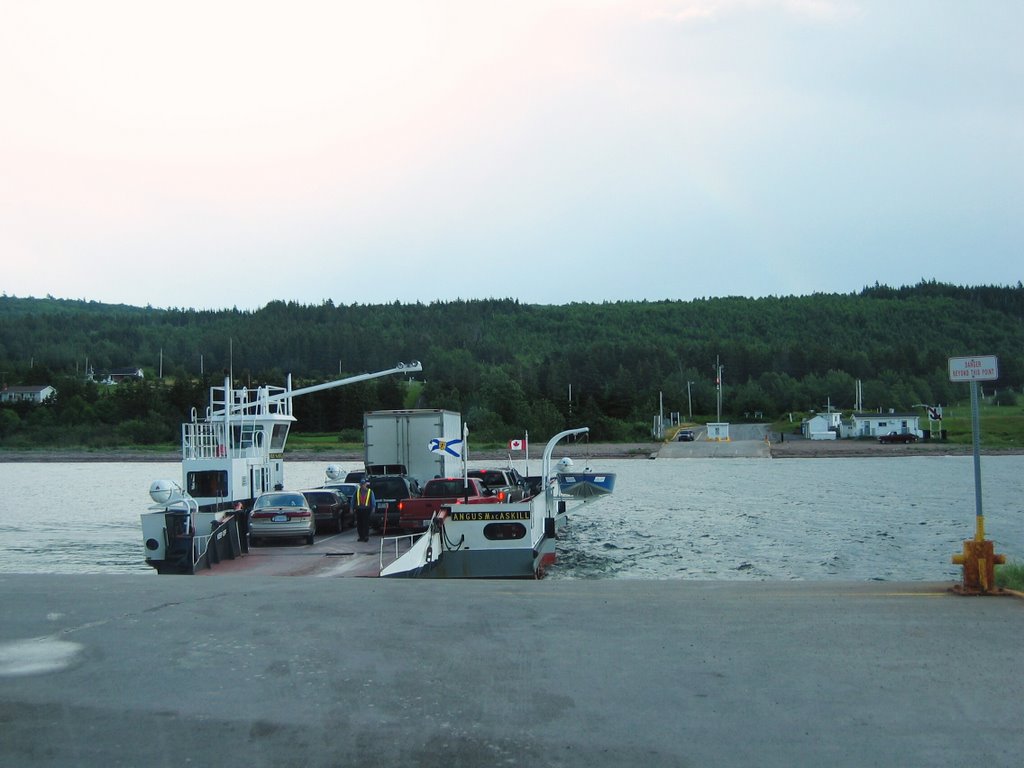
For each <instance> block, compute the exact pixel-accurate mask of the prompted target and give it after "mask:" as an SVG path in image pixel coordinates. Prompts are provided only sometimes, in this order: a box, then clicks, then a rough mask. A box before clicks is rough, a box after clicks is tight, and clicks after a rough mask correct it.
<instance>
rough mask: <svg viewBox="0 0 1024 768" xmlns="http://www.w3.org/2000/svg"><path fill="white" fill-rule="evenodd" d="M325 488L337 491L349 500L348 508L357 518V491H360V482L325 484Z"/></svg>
mask: <svg viewBox="0 0 1024 768" xmlns="http://www.w3.org/2000/svg"><path fill="white" fill-rule="evenodd" d="M324 488H330V489H331V490H332V491H337V492H338V493H340V494H342V495H343V496H344V497H345V498H346V499H348V508H349V509H350V510H352V515H353V516H355V513H356V491H357V490H359V483H358V482H344V483H324Z"/></svg>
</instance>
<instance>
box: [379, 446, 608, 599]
mask: <svg viewBox="0 0 1024 768" xmlns="http://www.w3.org/2000/svg"><path fill="white" fill-rule="evenodd" d="M588 431H589V428H588V427H580V428H578V429H570V430H566V431H564V432H560V433H559V434H557V435H555V436H554V437H553V438H551V440H550V441H549V442H548V444H547V446H546V447H545V448H544V454H543V458H542V462H541V465H542V474H541V488H540V491H539V493H537V494H535V495H534V496H532V497H530V498H528V499H524V500H523V501H520V502H514V503H511V504H508V503H504V504H502V503H495V504H472V505H468V504H467V505H460V504H452V505H450V506H446V507H444V508H442V509H441V511H440V512H438V513H437V514H436V515H434V517H433V518H432V519H431V521H430V524H429V526H428V528H427V531H426V533H424V534H422V535H420V536H419V537H418V538H416V537H409V538H410V540H412V546H411V547H410V548H409V549H408V550H407V551H406V552H405V553H403V554H402V555H400V556H399V557H398V558H397V559H396V560H394V561H393V562H392V563H390V564H388V565H386V566H384V567H383V568H382V569H381V572H380V575H381V576H382V577H385V578H387V577H406V578H442V579H465V578H469V579H487V578H500V579H510V578H540V577H542V576H543V575H544V571H545V570H546V569H547V568H548V567H550V566H551V565H552V564H553V563H554V562H555V556H556V553H555V542H556V539H557V535H558V532H559V531H560V530H562V528H563V527H564V526H565V524H566V521H567V519H568V513H569V512H571V511H573V510H574V509H577V508H579V507H580V506H582V505H583V504H587V503H589V502H591V501H593V500H595V499H597V498H600V497H601V496H604V495H606V494H592V495H580V496H574V495H566V494H564V493H562V491H561V490H560V486H559V483H558V480H557V477H556V476H553V475H552V471H551V454H552V453H553V451H554V448H555V446H556V445H557V443H558V442H559V441H560V440H562V439H564V438H566V437H570V436H572V435H580V434H586V433H587V432H588ZM398 538H400V537H398Z"/></svg>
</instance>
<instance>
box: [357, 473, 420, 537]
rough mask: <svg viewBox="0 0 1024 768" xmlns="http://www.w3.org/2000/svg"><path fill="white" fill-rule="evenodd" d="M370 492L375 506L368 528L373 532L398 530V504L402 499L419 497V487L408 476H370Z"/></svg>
mask: <svg viewBox="0 0 1024 768" xmlns="http://www.w3.org/2000/svg"><path fill="white" fill-rule="evenodd" d="M369 480H370V490H371V491H373V498H374V499H375V500H376V502H377V506H376V507H375V508H374V509H373V510H372V511H371V512H370V527H371V528H372V529H373V530H374V531H378V532H379V531H382V530H384V529H385V527H386V528H387V529H390V530H393V531H397V530H398V515H399V511H398V502H400V501H401V500H402V499H408V498H416V497H418V496H419V495H420V486H419V483H417V482H416V481H415V480H414V479H413V478H411V477H409V476H408V475H377V476H371V477H370V478H369Z"/></svg>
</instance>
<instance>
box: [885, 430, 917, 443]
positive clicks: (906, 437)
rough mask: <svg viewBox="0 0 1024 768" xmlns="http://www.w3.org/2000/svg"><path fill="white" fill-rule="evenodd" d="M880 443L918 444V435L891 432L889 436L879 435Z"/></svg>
mask: <svg viewBox="0 0 1024 768" xmlns="http://www.w3.org/2000/svg"><path fill="white" fill-rule="evenodd" d="M878 442H880V443H916V442H917V435H915V434H914V433H913V432H890V433H889V434H888V435H879V437H878Z"/></svg>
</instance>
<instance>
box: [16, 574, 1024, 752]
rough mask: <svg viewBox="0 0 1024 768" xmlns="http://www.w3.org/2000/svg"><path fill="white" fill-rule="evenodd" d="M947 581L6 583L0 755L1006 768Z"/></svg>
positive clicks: (980, 663) (996, 712) (977, 637)
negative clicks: (846, 582) (844, 582)
mask: <svg viewBox="0 0 1024 768" xmlns="http://www.w3.org/2000/svg"><path fill="white" fill-rule="evenodd" d="M947 586H948V585H939V584H920V583H918V584H885V583H856V584H841V583H840V584H837V583H828V584H820V583H819V584H814V583H793V582H785V583H728V582H692V581H630V580H602V581H577V582H573V581H551V582H545V581H541V582H534V581H521V582H502V581H493V582H481V581H471V582H465V581H431V580H427V581H405V580H396V581H392V580H382V579H322V578H313V577H293V578H285V577H273V576H252V577H247V578H229V577H225V578H217V579H198V578H188V577H170V576H167V577H158V576H156V575H151V576H138V577H136V576H100V575H85V576H73V577H72V576H49V575H47V576H38V575H31V576H30V575H9V574H8V575H0V610H2V615H3V617H4V620H3V622H2V624H0V765H3V766H5V767H6V768H19V767H21V766H26V767H29V766H31V767H35V766H72V765H73V766H82V767H84V768H91V767H92V766H103V768H109V767H110V766H140V765H146V766H157V767H159V766H175V767H177V766H182V765H190V766H218V767H220V768H231V767H233V766H240V767H241V766H244V767H245V768H253V767H254V766H256V767H259V766H274V767H275V768H276V767H278V766H347V765H359V766H389V767H391V768H393V767H395V766H427V767H428V768H430V767H437V768H440V767H441V766H446V767H448V766H485V765H486V766H493V765H506V766H530V767H531V768H532V767H533V766H541V765H543V766H580V767H581V768H582V767H585V768H599V767H603V766H615V768H622V766H640V765H643V766H651V767H653V768H660V767H661V766H683V767H686V766H701V767H702V768H704V767H706V766H754V765H756V766H761V767H763V768H774V767H779V768H783V767H784V768H792V766H829V767H830V768H835V767H836V766H929V767H933V768H943V767H945V766H964V765H984V766H989V767H992V766H996V767H999V766H1013V767H1014V768H1016V766H1019V765H1020V764H1021V755H1022V754H1024V729H1022V728H1021V722H1024V703H1022V701H1021V698H1020V697H1019V696H1017V695H1016V686H1017V683H1018V681H1019V680H1020V679H1021V673H1022V671H1024V670H1022V663H1021V657H1020V645H1019V643H1020V637H1021V636H1022V635H1024V603H1022V602H1021V601H1020V600H1018V599H1016V598H1013V597H973V598H968V597H958V596H955V595H952V594H950V593H949V592H947V591H946V587H947Z"/></svg>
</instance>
